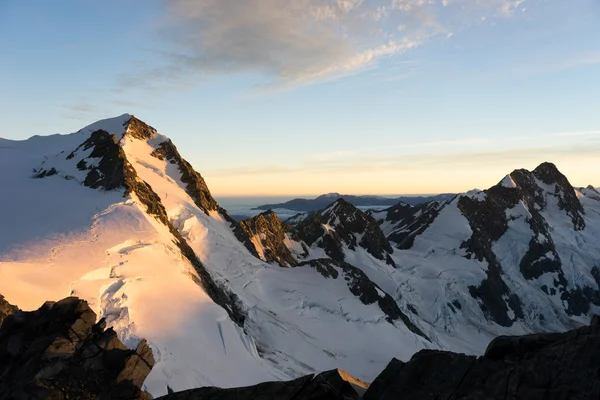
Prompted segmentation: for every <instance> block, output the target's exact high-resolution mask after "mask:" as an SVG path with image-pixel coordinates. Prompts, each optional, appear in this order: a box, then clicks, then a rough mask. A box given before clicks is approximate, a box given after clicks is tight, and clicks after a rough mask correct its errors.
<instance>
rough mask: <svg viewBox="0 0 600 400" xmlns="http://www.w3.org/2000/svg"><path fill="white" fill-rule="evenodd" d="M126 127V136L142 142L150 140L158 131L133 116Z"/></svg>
mask: <svg viewBox="0 0 600 400" xmlns="http://www.w3.org/2000/svg"><path fill="white" fill-rule="evenodd" d="M125 127H126V128H127V131H126V132H125V135H126V136H131V137H133V138H136V139H140V140H147V139H150V138H151V137H152V136H154V134H155V133H156V129H154V128H153V127H151V126H150V125H148V124H147V123H145V122H144V121H141V120H139V119H137V118H136V117H134V116H133V115H132V116H131V118H130V119H129V121H127V122H126V123H125Z"/></svg>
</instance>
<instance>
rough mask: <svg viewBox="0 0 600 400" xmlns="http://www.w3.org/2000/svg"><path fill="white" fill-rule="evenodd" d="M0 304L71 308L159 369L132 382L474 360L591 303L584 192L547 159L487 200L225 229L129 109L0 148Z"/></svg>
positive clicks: (200, 183) (228, 379)
mask: <svg viewBox="0 0 600 400" xmlns="http://www.w3.org/2000/svg"><path fill="white" fill-rule="evenodd" d="M0 187H2V188H3V189H2V190H3V192H2V196H0V209H1V210H2V211H3V212H2V218H1V221H0V293H1V294H2V295H4V296H5V297H6V299H7V300H8V301H9V302H11V303H13V304H16V305H18V306H19V307H21V308H23V309H35V308H37V307H39V305H40V304H41V303H42V302H44V301H46V300H58V299H60V298H63V297H65V296H67V295H76V296H80V297H82V298H85V299H86V300H88V301H89V302H90V304H91V305H92V307H93V308H94V309H95V311H96V312H97V313H98V314H99V315H100V316H103V317H105V318H106V319H107V321H108V323H109V325H111V326H113V327H114V328H115V329H116V331H117V332H118V334H119V336H120V337H121V339H122V340H123V341H124V342H125V343H126V344H127V345H128V346H131V347H134V346H135V345H137V343H138V342H139V340H140V339H141V338H146V339H147V340H148V341H149V343H150V345H151V347H152V349H153V351H154V353H155V358H156V359H157V363H156V366H155V368H154V369H153V371H152V373H151V375H150V376H149V377H148V379H147V381H146V383H145V386H146V389H147V390H149V391H150V392H151V393H152V394H153V395H154V396H158V395H161V394H165V393H167V390H168V388H171V389H173V390H183V389H187V388H192V387H198V386H203V385H211V386H223V387H232V386H245V385H251V384H255V383H257V382H261V381H267V380H274V379H275V380H276V379H287V378H293V377H297V376H300V375H305V374H307V373H310V372H313V371H321V370H328V369H333V368H342V369H344V370H346V371H348V372H349V373H351V374H352V375H354V376H356V377H357V378H359V379H363V380H366V381H369V380H371V379H372V378H373V377H374V376H376V375H377V374H378V373H379V372H381V370H382V369H383V368H384V367H385V365H387V363H388V362H389V361H390V359H391V358H392V357H397V358H400V359H404V360H406V359H408V358H409V357H410V356H411V355H412V354H413V353H414V352H416V351H418V350H420V349H423V348H439V349H449V350H454V351H459V352H466V353H481V352H482V351H483V349H484V348H485V346H486V345H487V344H488V342H489V341H490V339H491V338H493V337H494V336H496V335H499V334H521V333H525V332H532V331H547V330H565V329H567V328H570V327H573V326H575V325H577V324H580V323H586V322H587V320H588V319H589V316H590V315H591V314H593V313H595V312H597V311H598V307H599V306H600V292H599V286H598V285H599V284H600V271H599V270H598V268H599V266H600V243H599V240H600V239H599V238H600V195H599V194H598V192H597V190H596V189H594V188H593V187H588V188H579V189H574V188H573V187H571V185H570V184H569V182H568V180H567V179H566V178H565V177H564V176H562V174H560V172H558V170H557V169H556V167H555V166H553V165H552V164H542V165H541V166H540V167H539V168H537V169H536V170H534V171H533V172H529V171H525V170H518V171H514V172H513V173H511V174H510V175H508V176H507V177H505V178H504V179H503V180H502V181H501V182H500V183H499V184H498V185H496V186H494V187H492V188H490V189H488V190H485V191H472V192H469V193H465V194H462V195H458V196H457V197H456V198H454V199H453V200H451V201H449V202H444V203H439V202H432V203H428V204H424V205H420V206H418V207H411V206H407V205H404V204H399V205H397V206H394V207H392V208H390V209H388V210H384V211H381V212H372V213H364V212H362V211H360V210H358V209H357V208H356V207H354V206H352V205H351V204H349V203H347V202H345V201H344V200H337V201H335V202H333V203H332V204H330V205H329V206H328V207H326V208H325V209H324V210H321V211H319V212H315V213H311V214H309V215H307V216H304V217H301V216H298V218H295V219H294V221H293V225H294V226H291V225H289V224H285V223H282V222H281V221H280V220H279V218H278V217H277V215H275V214H274V213H270V212H266V213H264V214H261V215H259V216H257V217H255V218H252V219H250V220H247V221H242V222H241V223H236V222H235V221H234V220H233V219H232V218H231V217H230V216H229V214H228V213H227V211H226V210H224V209H223V208H222V207H220V206H219V204H218V203H217V202H216V201H215V200H214V198H213V197H212V195H211V194H210V190H209V189H208V186H207V184H206V182H205V181H204V179H203V178H202V176H201V175H200V174H199V173H198V172H196V171H195V170H194V169H193V168H192V166H191V165H190V164H189V163H188V162H187V161H185V159H183V157H182V156H181V154H180V153H179V151H178V150H177V148H176V147H175V145H174V144H173V143H172V142H171V141H170V140H169V139H168V138H167V137H165V136H163V135H161V134H159V133H158V132H156V130H155V129H153V128H152V127H150V126H148V125H147V124H145V123H144V122H142V121H140V120H138V119H136V118H135V117H132V116H130V115H123V116H120V117H117V118H113V119H109V120H103V121H99V122H97V123H95V124H92V125H90V126H88V127H86V128H84V129H82V130H81V131H79V132H76V133H73V134H70V135H52V136H47V137H39V136H36V137H32V138H30V139H28V140H25V141H10V140H5V139H0Z"/></svg>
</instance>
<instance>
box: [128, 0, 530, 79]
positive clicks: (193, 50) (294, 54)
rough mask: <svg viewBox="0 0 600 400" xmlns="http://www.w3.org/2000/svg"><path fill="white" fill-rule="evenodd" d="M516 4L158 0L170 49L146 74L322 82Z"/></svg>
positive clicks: (483, 0) (497, 0)
mask: <svg viewBox="0 0 600 400" xmlns="http://www.w3.org/2000/svg"><path fill="white" fill-rule="evenodd" d="M523 2H524V0H516V1H511V0H243V1H240V0H163V5H164V9H165V13H166V18H165V21H164V24H163V25H162V34H164V36H165V37H166V38H168V41H169V43H170V45H169V47H170V48H176V51H170V52H169V53H163V54H162V56H163V57H164V60H165V64H164V65H161V66H159V67H154V68H152V70H151V71H148V73H149V74H150V75H151V76H152V77H154V78H159V80H164V81H171V80H174V79H177V78H178V77H181V76H182V75H183V76H186V77H187V78H188V79H193V80H194V82H197V81H201V80H203V79H205V78H207V77H211V76H213V75H220V74H234V73H242V74H248V73H250V74H256V75H258V76H262V78H263V79H264V83H263V84H261V87H263V88H267V89H269V88H289V87H295V86H299V85H304V84H311V83H315V82H322V81H326V80H330V79H335V78H338V77H341V76H346V75H349V74H354V73H356V72H358V71H361V70H363V69H364V68H366V67H368V66H371V65H374V64H376V63H377V62H378V60H380V59H382V58H385V57H394V56H397V55H399V54H402V53H404V52H406V51H409V50H411V49H413V48H415V47H418V46H422V45H423V44H425V43H426V42H427V41H428V40H430V39H431V38H432V37H435V36H450V35H451V34H452V27H455V26H462V25H464V24H465V23H467V24H468V23H470V22H476V21H477V20H479V18H481V16H482V15H490V16H492V15H496V16H507V15H510V14H512V13H513V12H514V11H515V10H516V9H517V8H519V7H520V6H521V4H522V3H523ZM471 19H473V20H472V21H471ZM153 82H154V83H156V80H153ZM137 83H138V84H142V83H143V80H142V81H138V82H137ZM129 84H130V85H135V84H136V81H130V82H129Z"/></svg>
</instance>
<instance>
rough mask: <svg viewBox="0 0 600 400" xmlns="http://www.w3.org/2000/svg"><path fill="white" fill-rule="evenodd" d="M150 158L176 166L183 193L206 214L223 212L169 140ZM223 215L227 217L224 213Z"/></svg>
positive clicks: (159, 146) (203, 183)
mask: <svg viewBox="0 0 600 400" xmlns="http://www.w3.org/2000/svg"><path fill="white" fill-rule="evenodd" d="M152 156H153V157H156V158H158V159H159V160H167V161H168V162H170V163H171V164H175V165H177V168H178V169H179V173H180V174H181V182H183V183H184V184H185V185H186V188H185V191H186V192H187V194H188V195H190V197H191V198H192V200H194V203H196V205H197V206H198V207H199V208H200V209H201V210H203V211H204V212H205V213H206V214H208V213H209V211H213V210H216V211H224V210H222V209H221V207H220V206H219V204H218V203H217V202H216V200H215V199H214V198H213V197H212V195H211V193H210V190H209V189H208V186H207V185H206V182H205V181H204V178H202V176H201V175H200V174H199V173H198V172H196V171H195V170H194V168H193V167H192V166H191V165H190V163H189V162H187V161H186V160H185V159H184V158H183V157H181V155H180V154H179V151H178V150H177V147H175V145H174V144H173V142H172V141H171V140H167V141H165V142H162V143H160V144H159V145H158V148H157V149H156V150H154V151H153V152H152ZM224 214H225V215H227V216H228V214H227V213H226V212H225V213H224ZM231 222H233V220H232V221H231Z"/></svg>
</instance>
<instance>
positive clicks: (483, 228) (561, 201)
mask: <svg viewBox="0 0 600 400" xmlns="http://www.w3.org/2000/svg"><path fill="white" fill-rule="evenodd" d="M550 202H555V203H556V204H557V206H558V209H559V210H558V212H565V213H566V214H567V215H568V216H569V218H570V219H571V221H572V223H573V230H574V231H579V230H582V229H584V228H585V221H584V219H583V207H582V206H581V203H580V202H579V199H578V198H577V195H576V193H575V189H574V188H573V187H572V186H571V184H570V183H569V181H568V180H567V178H566V177H565V176H564V175H563V174H561V173H560V172H559V171H558V169H557V168H556V166H555V165H554V164H551V163H543V164H541V165H540V166H539V167H537V168H536V169H535V170H534V171H532V172H530V171H527V170H524V169H521V170H516V171H513V172H512V173H511V174H510V175H507V177H506V178H505V179H504V181H502V182H500V183H499V184H498V185H496V186H493V187H491V188H490V189H488V190H485V191H483V192H480V195H479V196H469V195H463V196H460V198H459V200H458V203H457V205H458V208H459V209H460V211H461V212H462V214H463V215H464V216H465V217H466V218H467V220H468V221H469V224H470V226H471V229H472V231H473V234H472V236H471V238H470V239H469V240H468V241H466V242H465V243H463V244H462V247H463V248H464V249H465V250H466V252H467V258H471V257H473V258H476V259H478V260H479V261H484V260H485V261H487V263H488V266H489V267H488V270H487V272H486V273H487V278H486V279H484V280H483V282H482V283H481V284H480V285H479V286H471V287H470V288H469V290H470V293H471V295H472V296H473V297H474V298H476V299H478V300H480V306H481V309H482V311H483V312H484V314H485V315H486V316H487V317H488V318H489V319H492V320H494V321H495V322H497V323H498V324H500V325H503V326H511V325H512V324H513V322H514V321H515V320H516V319H517V318H523V311H522V304H521V301H520V299H519V298H518V297H517V296H516V295H514V294H513V293H511V291H510V289H509V287H508V286H507V284H506V282H505V281H504V278H503V275H504V271H503V269H502V266H501V265H500V262H499V261H498V260H497V256H496V254H494V252H493V250H492V246H493V245H494V243H495V242H497V241H498V240H499V239H500V238H501V237H502V236H503V235H504V234H505V233H506V231H507V230H508V226H509V222H510V221H511V220H513V219H514V218H516V217H514V216H512V215H511V210H512V209H513V208H515V207H520V206H522V207H524V208H525V211H526V213H527V217H526V219H525V221H526V223H527V224H528V225H529V227H530V229H531V231H532V232H533V235H532V237H531V239H530V241H529V249H528V250H527V252H526V253H525V255H524V256H523V258H522V259H521V261H520V265H519V268H520V272H521V274H522V276H523V277H524V278H525V279H527V280H536V279H538V278H540V277H541V276H542V275H544V274H554V275H555V278H553V279H552V280H551V281H552V282H553V284H552V287H548V286H547V285H544V286H542V287H541V289H542V290H543V291H544V292H545V293H546V294H548V295H555V294H557V293H558V294H560V296H561V299H562V300H563V301H564V302H565V304H566V307H565V310H566V312H567V314H568V315H582V314H585V313H587V312H588V311H589V309H590V304H596V305H599V303H600V292H598V287H594V288H592V287H587V286H585V287H576V288H569V285H568V283H567V279H566V277H565V274H564V272H563V270H562V260H561V257H560V255H559V254H558V253H557V251H556V248H555V244H554V241H553V239H552V235H551V230H552V228H551V227H550V226H549V224H548V222H547V221H546V220H545V218H544V215H543V212H544V211H545V210H547V208H548V206H549V203H550ZM519 204H520V205H519ZM509 308H510V310H512V311H513V312H514V316H513V317H509V311H510V310H509Z"/></svg>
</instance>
